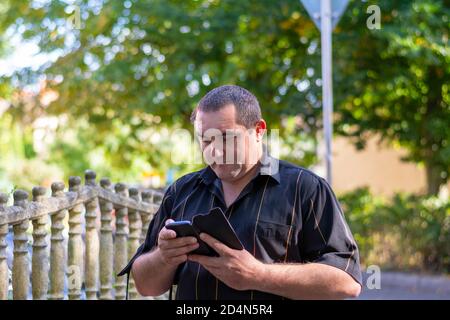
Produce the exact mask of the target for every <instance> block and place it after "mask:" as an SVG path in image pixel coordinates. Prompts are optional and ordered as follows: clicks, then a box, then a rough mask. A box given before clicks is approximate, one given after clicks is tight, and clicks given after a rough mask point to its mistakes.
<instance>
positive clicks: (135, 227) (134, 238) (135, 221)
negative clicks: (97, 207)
mask: <svg viewBox="0 0 450 320" xmlns="http://www.w3.org/2000/svg"><path fill="white" fill-rule="evenodd" d="M129 194H130V198H131V199H133V200H134V201H136V203H140V202H141V197H140V194H139V190H138V189H137V188H130V190H129ZM128 221H129V227H130V236H129V238H128V260H130V259H131V258H132V257H133V255H134V254H135V252H136V250H137V249H138V248H139V240H140V237H141V231H142V223H141V217H140V213H139V211H137V210H134V209H128ZM129 297H130V299H131V300H134V299H137V298H138V297H139V294H138V292H137V290H136V286H135V285H134V280H133V279H132V278H130V286H129Z"/></svg>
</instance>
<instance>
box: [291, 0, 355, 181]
mask: <svg viewBox="0 0 450 320" xmlns="http://www.w3.org/2000/svg"><path fill="white" fill-rule="evenodd" d="M300 1H301V3H302V4H303V6H304V7H305V9H306V11H308V13H309V15H310V16H311V18H312V19H313V21H314V23H315V25H316V26H317V28H319V30H320V36H321V37H320V38H321V57H322V107H323V112H322V113H323V130H324V138H325V149H326V151H325V163H326V179H327V181H328V183H329V184H330V185H331V183H332V153H331V151H332V147H331V142H332V138H333V121H332V120H333V119H332V116H333V78H332V74H333V73H332V70H333V69H332V59H331V58H332V54H331V50H332V44H331V34H332V32H333V29H334V27H335V26H336V24H337V23H338V21H339V18H340V17H341V15H342V14H343V13H344V11H345V8H346V7H347V4H348V0H300Z"/></svg>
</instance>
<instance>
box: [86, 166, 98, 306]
mask: <svg viewBox="0 0 450 320" xmlns="http://www.w3.org/2000/svg"><path fill="white" fill-rule="evenodd" d="M96 176H97V175H96V173H95V172H94V171H92V170H86V172H85V185H86V186H91V187H95V186H96V182H95V178H96ZM97 208H98V199H97V198H94V199H92V200H90V201H88V202H87V203H86V215H85V217H86V299H89V300H96V299H97V291H98V288H97V283H98V275H99V262H98V257H99V250H100V244H99V239H98V232H97V228H96V220H97Z"/></svg>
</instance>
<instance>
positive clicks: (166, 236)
mask: <svg viewBox="0 0 450 320" xmlns="http://www.w3.org/2000/svg"><path fill="white" fill-rule="evenodd" d="M176 237H177V233H176V232H175V231H173V230H169V229H166V228H162V230H161V232H160V233H159V238H160V239H161V240H170V239H175V238H176Z"/></svg>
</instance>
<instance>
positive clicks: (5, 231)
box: [0, 193, 9, 300]
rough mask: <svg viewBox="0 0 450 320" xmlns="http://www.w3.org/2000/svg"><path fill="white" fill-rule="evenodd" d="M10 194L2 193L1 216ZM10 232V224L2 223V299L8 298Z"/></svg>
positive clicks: (0, 260)
mask: <svg viewBox="0 0 450 320" xmlns="http://www.w3.org/2000/svg"><path fill="white" fill-rule="evenodd" d="M7 202H8V195H7V194H5V193H0V216H1V215H4V212H3V210H4V209H6V203H7ZM7 234H8V224H0V300H7V299H8V281H9V279H8V275H9V273H8V263H7V261H6V247H7V244H6V235H7Z"/></svg>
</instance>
